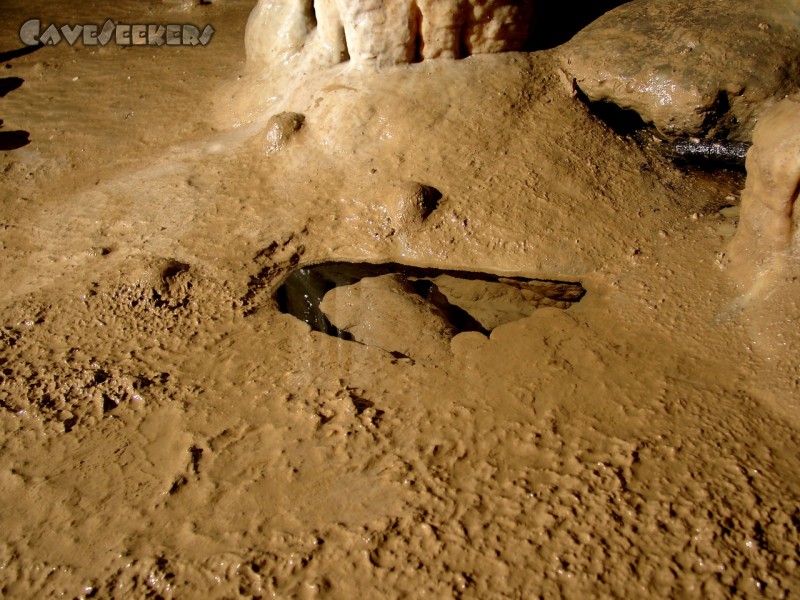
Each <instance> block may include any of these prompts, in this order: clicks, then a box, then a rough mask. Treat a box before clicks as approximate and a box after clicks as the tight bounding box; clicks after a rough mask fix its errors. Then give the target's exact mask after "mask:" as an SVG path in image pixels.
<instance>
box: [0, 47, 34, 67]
mask: <svg viewBox="0 0 800 600" xmlns="http://www.w3.org/2000/svg"><path fill="white" fill-rule="evenodd" d="M40 48H44V44H39V45H38V46H23V47H22V48H17V49H16V50H7V51H6V52H0V63H4V62H8V61H10V60H14V59H15V58H19V57H21V56H27V55H28V54H32V53H34V52H36V51H37V50H39V49H40Z"/></svg>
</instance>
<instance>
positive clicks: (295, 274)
mask: <svg viewBox="0 0 800 600" xmlns="http://www.w3.org/2000/svg"><path fill="white" fill-rule="evenodd" d="M389 274H399V275H401V276H402V277H403V278H405V279H406V280H407V282H408V283H409V287H410V289H411V290H412V291H413V293H414V294H416V295H418V296H420V297H421V298H424V299H425V300H426V301H427V302H429V303H430V304H432V305H433V306H434V307H435V308H436V309H438V310H439V311H440V312H441V313H442V314H443V315H444V317H445V319H446V320H447V321H448V322H449V323H450V324H451V325H452V327H453V329H455V330H456V331H458V332H464V331H477V332H480V333H483V334H488V333H490V331H491V328H490V327H485V326H484V325H482V324H481V322H480V320H479V317H476V316H475V315H474V314H472V313H471V312H470V311H473V312H474V311H475V309H476V306H479V308H482V309H484V310H485V309H488V310H490V311H492V310H499V311H502V310H504V309H506V308H507V304H504V303H505V302H507V301H508V298H509V296H515V297H517V299H518V300H517V301H518V302H521V303H525V306H528V307H529V309H530V311H531V312H532V311H533V310H535V309H537V308H539V307H540V306H552V307H557V308H569V307H570V306H572V304H574V303H576V302H579V301H580V300H581V299H582V298H583V296H584V295H585V293H586V290H585V289H584V288H583V286H582V285H581V284H580V283H576V282H566V281H553V280H547V279H528V278H524V277H503V276H500V275H494V274H490V273H479V272H473V271H454V270H446V269H433V268H425V267H413V266H409V265H402V264H398V263H383V264H372V263H343V262H340V263H323V264H317V265H310V266H305V267H302V268H299V269H297V270H295V271H292V272H291V273H290V274H289V275H288V276H287V277H286V278H285V279H284V281H283V283H282V284H281V285H280V286H279V287H278V289H277V291H276V292H275V301H276V304H277V306H278V309H279V310H280V311H281V312H283V313H285V314H290V315H292V316H294V317H296V318H298V319H300V320H301V321H303V322H305V323H306V324H308V325H309V326H310V327H311V328H312V329H313V330H314V331H319V332H322V333H326V334H328V335H331V336H334V337H338V338H341V339H345V340H352V339H353V338H352V336H351V335H350V334H349V333H348V332H346V331H342V330H340V329H338V328H337V327H336V326H334V325H333V324H332V323H331V322H330V321H329V319H328V317H327V316H326V315H325V314H324V313H323V312H322V310H321V309H320V303H321V302H322V299H323V298H324V297H325V295H326V294H327V293H328V292H330V291H331V290H332V289H334V288H336V287H339V286H349V285H354V284H356V283H358V282H359V281H361V279H364V278H372V277H381V276H383V275H389ZM442 276H447V277H448V278H449V282H450V283H449V284H446V285H452V284H453V283H455V284H456V285H457V286H458V285H462V286H463V285H466V286H469V282H485V283H487V284H488V285H489V286H494V288H493V289H495V291H498V288H499V289H500V290H502V293H501V294H500V296H503V294H505V297H501V298H500V299H499V300H498V299H497V298H494V297H492V296H491V294H489V295H488V296H489V297H488V298H487V299H485V300H484V299H477V300H476V299H473V298H467V299H466V304H464V301H463V300H464V299H462V300H459V299H458V298H456V299H455V300H454V299H453V298H452V297H448V296H447V295H445V293H443V291H442V290H441V289H440V284H437V278H439V277H442ZM439 281H441V280H439ZM482 289H483V288H482ZM451 293H452V291H451ZM520 297H524V298H525V300H519V298H520ZM493 303H497V304H496V305H494V304H493ZM518 318H522V317H518ZM509 322H510V321H509Z"/></svg>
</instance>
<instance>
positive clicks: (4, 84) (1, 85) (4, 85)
mask: <svg viewBox="0 0 800 600" xmlns="http://www.w3.org/2000/svg"><path fill="white" fill-rule="evenodd" d="M24 81H25V80H24V79H22V78H21V77H1V78H0V98H2V97H3V96H5V95H6V94H8V93H9V92H13V91H14V90H15V89H17V88H18V87H20V86H21V85H22V83H23V82H24Z"/></svg>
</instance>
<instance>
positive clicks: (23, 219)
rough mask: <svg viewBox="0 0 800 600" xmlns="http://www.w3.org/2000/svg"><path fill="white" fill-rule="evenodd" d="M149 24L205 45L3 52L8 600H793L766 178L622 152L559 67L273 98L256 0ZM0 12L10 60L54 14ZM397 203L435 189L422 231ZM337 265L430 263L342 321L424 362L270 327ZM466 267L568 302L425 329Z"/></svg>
mask: <svg viewBox="0 0 800 600" xmlns="http://www.w3.org/2000/svg"><path fill="white" fill-rule="evenodd" d="M141 6H142V5H141V3H138V2H117V3H113V4H103V3H95V4H92V5H91V6H89V5H87V6H86V7H84V8H81V9H80V10H79V9H72V10H71V11H70V12H71V14H75V12H76V11H77V12H80V11H83V12H82V14H78V15H76V17H75V18H76V19H78V20H82V19H85V20H86V21H87V22H102V21H103V20H104V19H105V18H108V17H112V18H118V19H120V20H123V21H126V22H135V21H137V20H142V18H144V17H143V16H142V12H141V11H142V8H141ZM147 7H148V8H147V11H148V13H147V15H145V16H146V19H147V20H152V21H155V22H163V21H170V20H172V19H178V20H189V21H196V22H211V23H214V25H215V28H216V29H217V34H216V37H215V38H214V40H213V42H212V43H211V44H210V45H209V46H208V47H206V48H190V49H183V48H160V49H148V48H137V49H128V50H121V49H119V48H114V47H107V48H105V49H103V50H93V49H89V48H86V47H79V46H75V47H74V48H70V47H69V46H58V47H55V48H43V49H41V50H38V51H36V52H32V53H29V54H26V55H22V56H17V57H15V58H13V59H10V60H8V61H7V62H5V63H4V64H3V65H2V66H0V68H2V69H3V70H4V71H5V74H6V75H7V76H8V77H17V78H20V79H22V80H23V83H22V84H21V85H20V86H18V87H17V88H16V89H14V90H12V91H10V92H9V93H8V94H7V95H6V96H4V97H3V98H1V99H0V118H2V119H3V121H4V123H3V131H5V130H10V131H26V132H28V133H29V140H30V143H28V144H27V145H21V146H20V147H18V148H14V149H6V151H4V152H2V153H1V154H0V161H1V162H0V173H2V175H0V176H1V177H2V180H3V185H2V192H1V193H2V204H0V240H1V243H2V252H3V260H2V264H1V265H0V279H1V280H2V281H3V286H2V288H0V303H1V306H2V322H1V323H0V324H1V325H2V330H0V368H1V369H2V375H0V530H2V531H3V532H4V533H3V536H2V540H0V590H2V595H3V596H4V597H21V598H22V597H45V596H51V595H56V594H60V595H65V596H67V597H164V598H170V597H174V598H185V597H219V598H223V597H225V598H231V597H246V598H258V597H306V598H312V597H334V598H351V597H353V596H354V595H356V594H358V595H361V596H364V597H403V596H408V597H422V596H425V595H427V596H430V597H436V598H446V597H475V598H506V597H511V598H519V597H539V596H541V597H545V598H557V597H569V598H583V597H592V596H599V597H620V598H650V597H684V598H727V597H754V598H756V597H758V598H760V597H767V598H788V597H792V595H794V594H796V593H797V590H798V589H800V571H799V570H798V559H800V556H798V548H799V547H800V546H799V544H800V509H799V508H798V498H799V497H800V477H799V476H798V475H800V466H798V465H800V462H798V460H797V459H798V427H800V419H798V410H800V371H799V370H798V360H797V359H798V353H797V344H796V342H797V337H796V333H795V329H796V326H795V323H793V322H791V321H788V320H787V318H786V317H785V315H791V314H792V312H791V311H790V310H786V307H787V306H789V304H786V303H792V302H796V300H794V299H791V298H788V299H787V298H784V297H783V296H780V297H778V296H776V298H777V299H775V298H773V300H774V301H773V302H772V304H765V305H763V306H762V308H761V309H759V310H757V311H752V310H748V307H746V306H745V307H743V305H742V303H741V300H740V299H739V298H738V296H737V292H736V290H735V288H734V286H733V285H732V283H731V282H730V280H729V278H728V276H727V274H726V272H725V268H724V255H725V249H726V246H727V243H728V241H729V240H730V238H731V236H732V235H733V233H734V232H735V230H736V224H737V222H736V219H737V206H738V202H739V197H740V193H741V190H742V187H743V184H744V178H743V175H742V174H741V173H737V172H735V171H711V172H709V171H708V170H696V169H690V168H687V167H685V166H676V165H675V164H674V163H673V162H672V161H671V160H670V159H669V158H667V157H665V156H664V154H663V152H661V151H659V150H658V149H654V148H651V147H650V146H649V145H643V144H640V143H639V142H638V141H637V140H636V139H635V138H634V137H632V136H626V135H620V134H618V133H616V132H614V130H613V129H612V128H610V127H609V126H608V125H606V124H605V123H604V122H603V121H602V120H600V119H598V118H597V117H596V116H595V115H593V114H592V113H591V112H590V111H589V110H588V109H587V107H586V106H585V105H584V104H582V103H581V102H580V101H579V100H577V99H576V98H575V97H574V92H573V90H572V89H571V87H570V86H569V85H568V84H567V83H565V82H564V80H563V77H562V75H561V74H560V73H559V70H558V61H557V60H556V59H555V58H554V57H553V55H552V53H550V52H548V51H543V52H536V53H530V54H518V53H510V54H503V55H486V56H474V57H471V58H469V59H465V60H463V61H455V62H448V61H431V62H429V63H422V64H418V65H410V66H408V67H402V68H398V69H395V70H388V71H385V72H382V73H380V74H378V75H376V74H374V73H373V74H369V73H360V72H351V71H349V70H347V68H346V67H335V68H332V69H331V70H329V71H326V72H324V73H322V74H320V75H319V77H317V78H314V79H312V80H306V81H305V83H303V84H302V85H300V84H298V85H296V86H295V87H294V88H292V89H291V90H289V91H284V92H279V91H275V89H274V87H273V88H270V85H273V84H271V83H270V82H269V80H268V79H269V78H265V77H262V76H259V75H257V74H256V75H254V74H252V73H249V72H248V71H247V70H246V66H245V63H244V52H243V48H242V39H243V33H244V32H243V29H244V24H245V21H246V17H247V14H248V11H249V10H250V8H251V3H249V2H241V1H237V0H231V1H230V2H226V3H224V4H217V3H214V4H212V5H210V6H206V7H203V8H195V9H192V11H198V10H199V11H201V12H190V13H187V12H182V11H181V10H179V7H177V8H172V7H171V6H170V5H166V4H155V3H148V4H147ZM0 11H1V13H2V19H3V23H4V27H3V29H2V38H0V42H2V49H3V50H12V49H14V48H17V47H18V41H17V40H16V38H15V36H16V31H15V28H14V27H11V26H7V25H5V24H8V23H15V22H16V21H15V19H16V17H17V15H18V14H21V13H23V12H26V11H32V12H33V13H35V15H36V16H39V17H40V18H41V19H42V20H43V21H57V20H59V19H60V17H59V14H58V13H59V11H58V5H57V3H44V2H33V3H30V2H28V3H25V4H24V10H23V4H21V3H15V2H10V3H7V4H6V6H4V7H2V8H0ZM476 82H477V85H476ZM286 89H287V90H288V88H286ZM270 90H272V91H270ZM283 111H292V112H296V113H298V114H303V115H305V121H304V123H303V125H302V127H301V128H300V129H299V130H298V131H297V132H296V135H293V136H292V137H291V139H290V140H289V141H288V142H287V143H286V145H285V146H284V147H282V148H281V149H280V150H279V151H278V152H274V153H269V154H268V153H266V152H265V151H264V136H265V135H266V134H265V132H266V131H267V130H268V128H267V122H268V119H269V117H270V116H271V115H273V114H277V113H281V112H283ZM405 182H419V183H420V184H423V185H427V186H433V187H435V188H436V189H437V190H439V191H440V192H441V198H440V199H439V201H438V204H437V206H436V207H435V209H434V210H433V211H432V212H430V214H428V215H426V216H425V218H424V220H422V221H420V222H415V223H413V224H411V225H408V224H405V223H404V222H402V223H401V221H402V219H400V218H398V213H397V210H396V208H397V200H396V199H397V197H398V194H402V193H403V192H402V190H405V189H407V187H404V186H405V185H406V183H405ZM398 190H399V191H398ZM401 216H402V215H401ZM330 263H333V264H339V265H341V264H342V263H348V264H352V263H359V264H365V263H366V264H371V265H389V264H397V265H405V266H406V267H407V269H406V271H405V274H402V273H400V274H398V273H396V272H393V269H391V268H390V267H388V266H387V267H380V268H377V267H373V269H375V268H377V269H378V271H377V272H376V271H370V272H369V276H365V274H364V273H363V272H358V273H356V274H355V275H352V274H350V275H348V276H347V277H345V278H344V279H345V281H341V285H338V286H336V290H334V291H335V292H336V293H337V294H340V295H341V296H340V297H339V299H337V300H336V301H335V302H334V301H333V300H330V301H329V302H330V303H331V305H332V306H333V307H334V309H336V308H337V307H340V308H342V309H344V308H348V307H350V304H348V302H351V300H352V299H353V298H356V296H355V295H347V294H348V292H347V289H348V288H349V289H350V290H352V289H354V288H356V287H357V286H361V288H360V289H361V290H362V291H361V292H360V293H361V296H358V297H360V298H368V299H369V298H375V297H378V298H385V297H389V298H391V301H392V302H395V301H397V302H400V303H401V304H398V306H400V305H402V306H404V307H410V308H409V309H408V310H407V311H405V309H404V312H403V313H402V314H403V315H406V316H405V317H404V319H405V320H401V321H398V322H397V326H396V327H394V329H391V328H390V329H389V330H388V331H387V330H386V329H384V330H380V331H379V333H380V335H381V336H388V337H381V338H380V339H381V340H385V339H389V340H394V341H397V340H400V342H398V343H401V344H400V345H402V346H403V348H404V349H406V351H403V350H402V349H400V350H398V348H394V347H388V348H387V347H385V346H384V345H382V344H383V341H381V343H357V342H355V341H351V340H346V339H340V338H339V337H336V336H332V335H328V334H326V333H325V332H323V331H320V329H324V327H321V326H318V325H317V326H313V325H314V322H313V319H312V318H311V317H307V318H305V319H300V318H297V317H296V316H293V315H292V314H286V312H282V310H281V309H283V310H284V311H286V310H288V305H289V304H290V302H289V301H288V299H287V289H286V285H287V282H289V279H287V278H290V279H291V278H292V277H296V275H292V273H295V274H296V273H299V272H301V271H300V270H305V273H306V275H308V274H309V273H312V274H313V273H315V272H316V273H317V274H319V267H317V265H322V264H330ZM315 269H317V271H315ZM467 273H471V274H476V273H479V274H488V275H489V276H490V277H487V276H484V275H481V276H477V275H471V276H470V277H476V278H477V279H469V278H468V277H465V274H467ZM443 276H449V277H451V278H453V277H454V276H455V278H456V279H458V278H461V279H462V280H463V281H466V282H467V283H473V284H474V283H475V282H476V281H479V282H482V283H491V284H497V283H502V282H506V283H505V285H510V286H511V287H514V286H517V287H515V289H517V290H519V286H520V285H523V284H524V285H533V284H534V283H535V282H536V281H544V282H549V284H547V285H545V286H544V288H541V289H539V290H538V292H537V294H538V295H537V296H536V298H538V299H539V300H537V301H535V302H533V304H535V305H536V307H535V310H530V311H528V313H527V314H523V315H516V316H515V318H513V319H500V321H496V320H495V321H491V322H490V321H485V322H484V321H482V319H488V318H490V317H491V318H495V317H497V315H498V314H500V313H503V314H506V313H505V312H503V311H500V310H490V311H488V313H489V314H488V316H487V314H486V311H484V312H483V313H482V312H480V311H478V312H475V311H476V310H477V308H476V307H478V308H480V306H481V302H480V301H479V300H480V298H486V295H485V294H487V293H488V292H486V290H484V291H483V292H482V293H483V294H484V295H483V296H481V295H480V294H478V295H477V296H476V295H475V294H472V292H473V291H474V290H472V291H470V294H472V295H470V294H462V295H461V296H460V297H461V298H464V297H468V298H469V299H472V300H473V301H475V302H477V304H472V305H468V304H465V303H464V302H462V305H460V311H461V312H459V311H455V312H456V313H457V314H458V315H460V317H458V318H455V317H454V318H450V319H444V321H437V323H439V325H437V326H436V327H434V326H433V325H430V323H431V322H430V321H429V319H430V318H431V315H432V314H434V313H435V311H433V309H429V308H425V310H418V309H419V307H420V303H421V302H430V304H432V305H433V306H434V308H436V311H439V312H436V314H437V315H438V314H440V313H441V314H444V313H445V312H446V311H443V310H442V308H443V307H444V308H446V307H447V306H451V307H452V306H459V304H458V302H457V298H456V294H455V291H454V290H456V288H458V286H455V285H453V286H451V288H447V287H446V285H445V284H446V283H447V280H445V279H441V278H442V277H443ZM339 277H340V275H337V276H336V277H333V276H331V275H330V274H327V275H325V276H324V277H322V279H323V280H324V281H323V285H322V288H323V289H322V290H321V291H319V293H317V292H315V293H317V296H316V297H315V300H314V301H313V304H315V305H316V304H317V303H318V302H320V301H322V308H323V309H324V307H325V304H326V301H325V300H323V299H324V298H325V296H326V294H330V293H331V290H329V289H327V288H329V287H331V281H332V280H333V279H337V282H338V281H339V279H338V278H339ZM381 277H388V278H389V279H391V281H388V280H387V281H388V283H387V286H388V287H386V286H384V287H382V288H381V287H379V286H378V287H376V286H373V285H372V282H374V281H376V280H380V279H381ZM398 277H399V278H400V280H401V281H398V280H397V278H398ZM392 278H395V279H392ZM437 281H438V283H437ZM463 281H461V285H462V286H463ZM365 282H366V284H365ZM512 282H513V284H514V285H511V283H512ZM553 282H566V283H568V284H572V285H573V287H571V288H570V287H569V286H567V287H566V288H565V287H563V286H562V288H559V289H560V290H561V291H560V292H559V294H561V295H560V296H558V294H556V296H558V297H556V298H552V297H551V296H552V295H553V294H551V295H550V296H548V293H547V292H548V291H550V292H552V289H553V286H556V287H557V285H556V284H555V283H553ZM449 283H451V284H452V283H453V282H452V281H451V282H449ZM281 286H284V287H283V288H282V287H281ZM370 286H371V287H370ZM574 286H579V287H574ZM434 287H435V288H436V290H435V291H436V292H438V294H441V295H442V296H444V297H445V300H446V304H444V303H443V301H442V300H441V298H440V296H439V295H438V294H432V293H431V291H432V290H433V288H434ZM409 289H410V291H409ZM281 290H283V291H281ZM386 290H389V291H390V292H391V295H390V296H385V295H384V296H381V295H380V294H386V293H387V292H386ZM392 290H394V291H392ZM397 290H400V292H397V293H395V292H396V291H397ZM448 290H449V292H448ZM584 290H585V293H584ZM529 291H530V290H529ZM321 292H326V294H322V293H321ZM504 292H509V290H508V289H504ZM448 293H449V294H450V295H449V296H448ZM375 294H379V295H378V296H375ZM409 294H410V295H409ZM301 296H302V294H301ZM412 296H413V297H412ZM491 297H493V298H497V296H496V295H494V296H491ZM503 297H504V298H506V299H508V297H507V296H503ZM431 298H437V299H438V300H437V301H436V302H433V300H431ZM476 298H477V299H478V300H476ZM542 298H546V299H548V300H550V301H552V302H544V301H542ZM577 300H580V301H577ZM370 302H371V303H370V304H369V306H370V307H371V309H370V310H364V309H359V308H358V306H360V305H357V304H355V303H352V302H351V304H352V306H355V309H354V310H352V311H351V312H348V313H346V314H345V313H342V314H345V316H346V318H345V317H342V319H344V320H345V321H347V323H346V325H347V328H349V330H350V331H351V332H352V333H351V334H352V335H353V336H355V335H363V334H364V331H365V328H363V327H362V328H360V329H359V328H358V327H359V326H360V325H363V324H364V323H365V322H366V323H372V324H380V323H382V322H385V318H386V317H382V316H380V310H379V309H380V307H381V306H385V304H383V303H382V302H383V301H380V302H373V301H371V300H370ZM437 302H438V305H437ZM515 302H516V301H515ZM781 302H783V303H784V304H781ZM512 304H513V306H516V307H517V308H518V307H519V304H518V303H512ZM392 306H394V305H392ZM425 306H428V305H425ZM483 306H484V308H485V304H483ZM504 306H507V305H504ZM351 308H352V307H351ZM334 309H331V311H330V314H331V315H335V314H336V310H334ZM372 309H374V310H372ZM348 310H349V309H348ZM504 310H505V309H504ZM376 311H377V312H376ZM470 311H472V312H470ZM295 312H297V311H295ZM462 313H466V314H467V315H468V316H469V317H470V319H471V321H470V323H472V324H473V325H472V326H465V325H464V324H463V323H464V320H465V319H466V317H464V314H462ZM375 314H378V317H377V318H374V315H375ZM396 314H398V313H397V312H396V311H395V312H392V313H391V315H396ZM314 315H315V316H314V318H319V314H318V313H316V311H314ZM391 315H390V316H391ZM517 316H518V317H519V318H516V317H517ZM336 318H337V317H335V316H334V317H333V319H332V320H334V319H336ZM437 318H438V317H437ZM459 318H460V319H461V321H459ZM370 319H372V320H370ZM454 319H455V320H454ZM309 322H311V323H309ZM459 322H460V323H461V325H459V324H458V323H459ZM474 322H477V323H478V325H475V324H474ZM334 326H335V327H336V328H337V329H340V330H342V329H345V327H344V326H342V325H341V324H340V325H334ZM440 326H441V327H440ZM793 328H794V329H793ZM366 329H367V330H370V328H369V327H367V328H366ZM370 331H372V332H373V333H374V332H375V331H376V329H375V327H372V329H371V330H370ZM420 332H423V333H425V334H426V335H424V336H423V335H421V334H420ZM406 334H409V335H411V338H408V337H404V336H405V335H406ZM428 334H430V335H428ZM370 339H374V338H370ZM409 348H410V350H409Z"/></svg>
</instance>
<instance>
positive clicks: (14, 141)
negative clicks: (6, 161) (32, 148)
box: [0, 129, 31, 151]
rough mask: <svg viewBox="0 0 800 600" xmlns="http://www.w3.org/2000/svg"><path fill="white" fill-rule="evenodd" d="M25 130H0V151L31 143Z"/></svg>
mask: <svg viewBox="0 0 800 600" xmlns="http://www.w3.org/2000/svg"><path fill="white" fill-rule="evenodd" d="M29 135H30V134H29V133H28V132H27V131H22V130H21V129H20V130H17V131H0V151H7V150H16V149H17V148H22V147H23V146H27V145H28V144H30V143H31V140H30V139H29V138H28V136H29Z"/></svg>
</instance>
